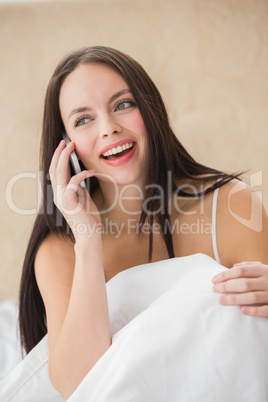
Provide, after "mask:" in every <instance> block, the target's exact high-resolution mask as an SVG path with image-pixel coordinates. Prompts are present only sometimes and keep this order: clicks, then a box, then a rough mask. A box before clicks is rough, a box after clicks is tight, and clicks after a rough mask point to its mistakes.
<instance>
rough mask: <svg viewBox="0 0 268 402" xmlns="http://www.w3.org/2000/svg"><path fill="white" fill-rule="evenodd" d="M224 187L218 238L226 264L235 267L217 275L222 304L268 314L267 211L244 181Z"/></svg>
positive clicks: (217, 288)
mask: <svg viewBox="0 0 268 402" xmlns="http://www.w3.org/2000/svg"><path fill="white" fill-rule="evenodd" d="M224 187H225V186H224ZM224 187H223V188H222V189H221V203H220V205H219V207H220V208H219V211H218V216H219V225H218V227H219V231H218V238H219V246H220V256H221V258H222V262H223V265H225V266H227V267H229V268H231V269H230V270H229V271H225V272H222V273H221V274H219V275H216V276H215V277H214V278H213V283H214V284H215V285H214V287H213V289H214V291H215V292H217V293H223V295H222V296H221V297H220V298H219V302H220V304H222V305H239V306H241V310H242V312H243V313H244V314H248V315H259V316H268V265H267V264H268V218H267V214H266V211H265V209H264V207H263V205H262V203H261V200H260V199H259V198H258V195H257V194H256V193H255V192H254V191H253V190H251V189H249V188H246V187H245V185H244V184H243V183H237V184H236V185H234V184H230V185H229V186H226V187H225V188H224Z"/></svg>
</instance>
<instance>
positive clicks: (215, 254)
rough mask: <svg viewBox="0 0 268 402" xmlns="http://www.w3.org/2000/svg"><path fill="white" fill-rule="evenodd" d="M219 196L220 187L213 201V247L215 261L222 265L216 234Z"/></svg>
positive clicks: (215, 192)
mask: <svg viewBox="0 0 268 402" xmlns="http://www.w3.org/2000/svg"><path fill="white" fill-rule="evenodd" d="M218 194H219V187H218V188H216V190H215V191H214V194H213V201H212V220H211V224H212V247H213V253H214V257H215V260H216V261H217V262H218V263H219V264H221V260H220V256H219V252H218V246H217V233H216V228H217V227H216V221H217V201H218Z"/></svg>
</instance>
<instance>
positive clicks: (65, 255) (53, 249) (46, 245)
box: [35, 233, 75, 276]
mask: <svg viewBox="0 0 268 402" xmlns="http://www.w3.org/2000/svg"><path fill="white" fill-rule="evenodd" d="M74 258H75V254H74V245H73V243H72V241H71V239H69V238H68V237H64V236H60V235H57V234H55V233H51V234H49V235H48V236H47V237H46V238H45V239H44V240H43V242H42V243H41V245H40V246H39V248H38V250H37V253H36V257H35V272H36V274H37V275H38V276H40V275H42V271H45V272H47V273H48V272H49V274H53V272H56V271H62V270H64V271H66V262H67V268H68V266H73V265H74Z"/></svg>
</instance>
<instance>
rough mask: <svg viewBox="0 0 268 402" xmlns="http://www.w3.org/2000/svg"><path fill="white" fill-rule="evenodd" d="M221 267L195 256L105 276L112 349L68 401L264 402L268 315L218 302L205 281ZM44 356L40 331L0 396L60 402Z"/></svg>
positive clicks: (0, 389) (5, 381) (267, 384)
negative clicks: (250, 313) (248, 313)
mask: <svg viewBox="0 0 268 402" xmlns="http://www.w3.org/2000/svg"><path fill="white" fill-rule="evenodd" d="M224 269H225V268H224V267H222V266H220V265H219V264H218V263H216V262H215V261H214V260H212V259H211V258H209V257H207V256H205V255H203V254H196V255H193V256H189V257H183V258H174V259H170V260H165V261H160V262H157V263H152V264H146V265H141V266H138V267H133V268H130V269H128V270H126V271H123V272H121V273H119V274H118V275H116V276H115V277H114V278H112V279H111V280H110V281H109V282H108V283H107V294H108V302H109V312H110V321H111V331H112V335H113V343H112V346H111V347H110V348H109V350H108V351H107V352H106V353H105V354H104V355H103V356H102V358H101V359H100V360H99V361H98V362H97V363H96V365H95V366H94V367H93V369H92V370H91V371H90V372H89V373H88V374H87V375H86V377H85V378H84V380H83V381H82V382H81V384H80V385H79V386H78V388H77V389H76V390H75V392H74V393H73V394H72V396H71V397H70V398H69V399H68V401H69V402H83V401H85V402H91V401H92V402H102V401H107V402H176V401H179V402H229V401H230V402H248V401H254V402H267V401H268V374H267V373H268V360H267V357H268V320H267V319H266V318H260V317H258V318H257V317H248V316H245V315H243V314H242V313H241V312H240V309H239V307H235V306H229V307H226V306H225V307H222V306H220V305H219V304H218V295H216V294H214V293H213V291H212V283H211V278H212V277H213V276H214V275H215V274H216V273H218V272H220V271H222V270H224ZM71 352H72V348H71V345H70V350H69V353H71ZM47 362H48V352H47V337H45V338H44V339H43V340H42V341H41V342H40V343H39V344H38V345H37V346H36V347H35V348H34V349H33V350H32V351H31V353H30V354H29V355H28V356H26V358H24V359H23V360H22V361H21V362H20V363H19V364H17V365H16V367H15V368H14V369H13V370H12V371H11V372H10V374H9V375H7V376H6V377H5V378H4V379H3V380H2V381H1V382H0V401H1V402H6V401H12V402H15V401H16V402H24V401H25V402H38V401H40V402H41V401H42V402H59V401H62V400H63V399H62V398H61V397H60V395H59V394H58V393H57V392H56V391H55V390H54V389H53V387H52V386H51V384H50V382H49V378H48V373H47V371H48V370H47V367H48V363H47Z"/></svg>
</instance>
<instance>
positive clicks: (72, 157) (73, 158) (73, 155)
mask: <svg viewBox="0 0 268 402" xmlns="http://www.w3.org/2000/svg"><path fill="white" fill-rule="evenodd" d="M62 137H63V139H64V141H65V142H66V145H68V144H69V142H70V140H69V137H68V136H67V134H66V133H65V131H63V132H62ZM70 161H71V164H72V167H73V169H74V172H75V174H77V173H80V172H81V168H80V165H79V161H78V158H77V155H76V153H75V151H73V152H72V153H71V155H70ZM80 186H81V188H86V183H85V181H84V180H83V181H82V182H81V183H80Z"/></svg>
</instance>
